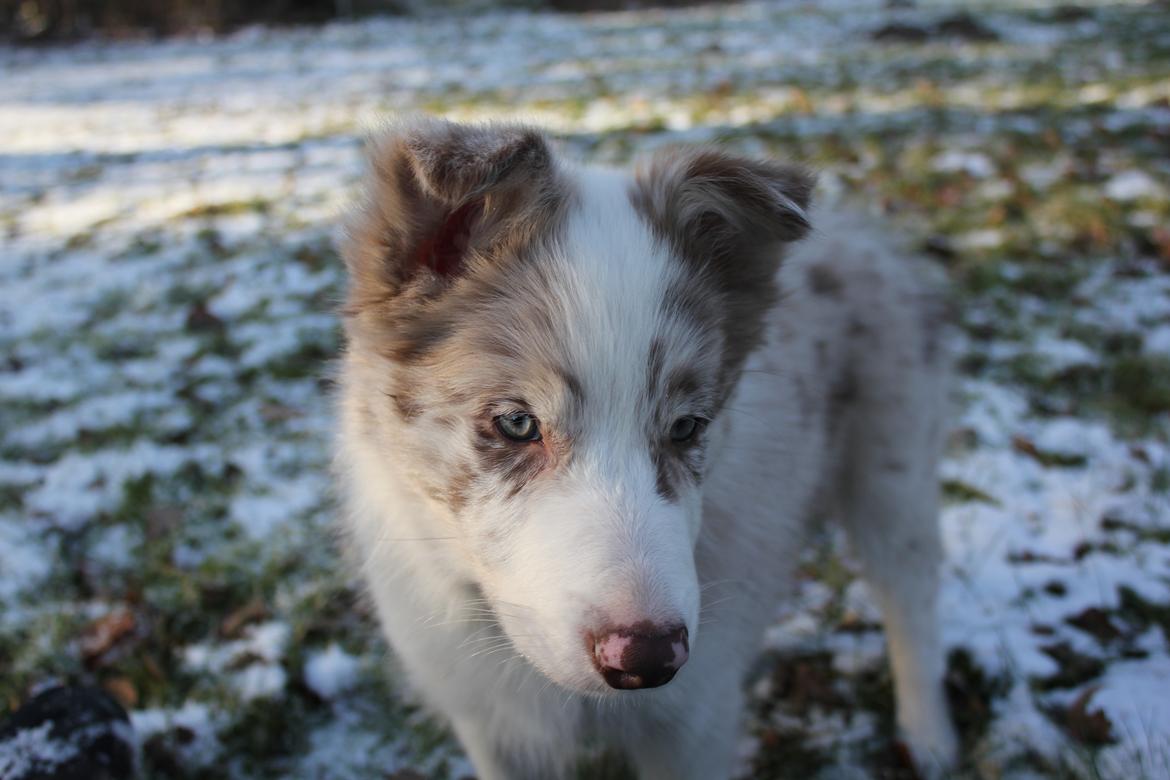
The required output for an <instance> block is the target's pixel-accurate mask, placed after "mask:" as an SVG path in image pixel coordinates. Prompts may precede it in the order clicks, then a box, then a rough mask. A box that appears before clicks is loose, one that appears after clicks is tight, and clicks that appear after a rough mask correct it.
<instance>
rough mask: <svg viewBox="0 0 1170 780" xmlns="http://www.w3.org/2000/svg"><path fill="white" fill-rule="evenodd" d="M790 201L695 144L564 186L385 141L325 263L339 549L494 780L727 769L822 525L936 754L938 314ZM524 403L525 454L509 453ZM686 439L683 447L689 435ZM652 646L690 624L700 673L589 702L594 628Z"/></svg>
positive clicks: (522, 137) (475, 138) (851, 225)
mask: <svg viewBox="0 0 1170 780" xmlns="http://www.w3.org/2000/svg"><path fill="white" fill-rule="evenodd" d="M811 189H812V180H811V178H810V177H809V176H808V175H807V174H806V173H805V172H803V171H802V170H800V169H798V168H794V167H791V166H785V165H779V164H776V163H773V162H768V161H756V160H748V159H741V158H737V157H734V156H730V155H727V154H724V153H722V152H719V151H716V150H712V149H699V150H685V149H679V150H671V151H664V152H660V153H658V154H657V155H655V156H654V157H652V158H651V159H650V160H648V161H645V162H644V163H643V164H642V165H640V166H638V167H637V168H636V169H635V170H634V171H633V172H622V171H611V170H604V169H599V168H586V167H578V166H575V165H572V164H570V163H568V162H566V161H563V160H561V159H559V158H558V157H557V156H556V155H555V154H554V153H553V151H552V149H551V148H550V146H549V144H548V142H547V141H546V140H545V138H544V137H543V136H542V135H541V134H540V133H538V132H536V131H534V130H532V129H530V128H526V127H521V126H514V125H496V126H479V127H468V126H461V125H455V124H450V123H446V122H441V121H438V120H414V121H411V122H408V123H404V124H400V125H397V126H395V127H392V128H390V129H388V130H387V131H385V132H384V133H383V134H381V135H380V136H379V137H378V138H377V139H376V141H375V143H374V144H373V145H372V153H371V167H370V175H369V186H368V189H367V193H366V200H365V202H364V203H363V205H362V206H361V207H360V208H358V209H357V210H356V211H355V213H354V215H353V217H352V219H351V220H350V223H349V225H348V230H347V239H346V240H345V242H344V246H343V254H344V257H345V259H346V262H347V265H348V269H349V272H350V275H351V287H350V292H349V303H348V306H347V309H346V335H347V350H346V354H345V358H344V362H343V370H342V375H341V380H342V381H341V393H340V409H339V411H340V430H339V437H338V454H337V474H338V481H339V484H340V487H341V493H342V495H343V496H344V499H345V507H344V526H345V528H346V530H347V531H348V533H347V536H346V538H347V539H348V546H349V549H350V552H351V553H352V556H353V558H354V560H355V561H356V564H357V565H358V566H359V567H360V571H361V574H362V575H363V576H364V578H365V581H366V583H367V585H368V588H369V592H370V595H371V596H372V598H373V601H374V603H375V604H376V606H377V612H378V616H379V618H380V620H381V624H382V628H383V630H384V631H385V634H386V637H387V639H388V640H389V641H390V644H391V645H392V646H393V648H394V650H395V652H396V655H397V657H398V659H399V660H400V661H401V663H402V664H403V665H404V666H405V668H406V670H407V671H408V673H409V675H410V677H411V679H412V680H413V682H414V683H415V684H416V686H417V689H418V691H419V692H420V693H421V695H422V696H423V698H424V699H425V700H426V701H427V702H428V703H429V704H430V705H431V706H432V707H434V708H435V709H436V710H438V711H439V712H440V713H442V714H443V715H444V716H445V717H446V718H447V719H448V720H449V721H450V723H451V725H452V726H453V728H454V730H455V732H456V734H457V735H458V737H459V739H460V740H461V742H462V744H463V746H464V747H465V748H466V750H467V752H468V754H469V756H470V757H471V760H472V762H473V763H474V765H475V767H476V770H477V772H478V773H479V776H480V777H481V778H484V780H497V779H501V778H506V779H507V780H518V779H521V778H555V777H561V776H565V775H566V774H568V773H570V772H571V768H572V765H573V762H574V761H575V760H576V758H577V757H578V756H579V755H580V754H581V753H583V752H585V751H589V750H594V749H606V750H612V751H616V752H619V753H621V754H624V756H625V757H626V758H627V760H628V762H629V763H630V764H631V765H632V766H633V768H634V769H635V770H636V772H637V774H638V776H639V777H643V778H671V779H672V780H676V779H678V778H695V779H696V780H698V779H700V778H701V779H702V780H711V778H719V777H727V776H728V775H729V773H730V772H731V768H732V764H733V753H734V748H735V745H736V742H737V735H738V732H739V719H740V711H741V707H742V701H743V694H742V692H741V683H742V681H743V678H744V675H745V674H746V671H747V668H748V665H749V663H750V662H751V661H752V660H753V658H754V656H755V654H756V652H757V649H758V642H759V639H760V634H761V632H762V629H763V627H764V626H765V625H766V623H767V622H768V620H769V618H770V616H771V615H772V614H774V609H775V605H776V604H777V602H778V601H779V600H780V599H781V598H783V597H784V596H785V593H786V587H787V585H788V583H789V581H790V575H791V573H792V569H793V566H794V564H795V562H796V559H797V557H798V556H799V553H800V551H801V547H802V544H803V539H804V534H805V533H806V532H807V530H808V529H809V527H810V524H811V523H813V522H817V521H819V520H820V518H823V517H826V516H829V515H832V516H835V517H837V518H839V520H840V522H842V523H843V524H844V527H845V528H846V529H847V531H848V534H849V538H850V540H851V544H852V547H853V551H854V553H855V555H856V556H857V558H858V559H859V560H860V561H861V564H862V567H863V573H864V575H865V577H866V580H867V582H868V583H869V585H870V587H871V589H872V592H873V593H874V594H875V596H876V599H877V601H878V604H879V606H880V608H881V610H882V613H883V616H884V620H885V625H886V632H887V636H888V638H889V646H890V657H891V660H892V664H893V670H894V676H895V680H896V692H897V697H898V722H899V724H900V726H901V728H902V730H903V732H904V734H905V737H906V739H907V741H908V742H909V744H910V746H911V748H912V750H913V751H914V753H915V755H916V756H917V757H918V759H919V761H920V762H921V763H922V764H923V765H936V766H937V765H945V764H946V763H947V762H949V761H950V760H951V759H952V758H953V756H954V753H955V748H956V744H955V738H954V735H953V732H952V729H951V726H950V725H949V720H948V715H947V710H946V707H945V704H944V699H943V692H942V683H941V680H942V675H943V667H942V655H941V649H940V646H939V643H938V638H937V627H936V617H935V609H936V607H935V603H936V596H935V593H936V589H937V578H938V571H937V570H938V566H939V562H940V542H939V538H938V531H937V525H936V514H937V500H938V488H937V478H936V473H935V467H936V460H937V457H938V454H939V447H940V441H941V437H942V431H943V406H944V403H943V401H944V383H945V378H946V373H947V372H946V370H945V360H944V357H943V354H942V351H941V350H940V348H939V344H938V339H939V332H940V328H941V322H940V316H939V314H940V307H939V301H938V299H937V297H936V295H935V294H934V293H933V292H932V290H931V288H930V286H929V285H925V284H924V283H923V282H922V280H921V273H920V269H917V268H916V267H915V266H914V265H913V264H912V263H910V262H909V261H907V260H905V259H904V258H903V257H902V256H901V253H899V252H898V251H897V250H896V249H894V248H892V247H891V246H890V244H889V243H888V242H886V241H885V240H884V239H882V237H881V234H880V233H879V232H877V231H874V230H873V229H872V227H871V226H870V225H868V224H865V223H864V222H863V221H860V220H857V219H856V218H853V217H849V216H842V215H838V214H832V213H813V212H810V205H809V198H810V193H811ZM810 226H811V232H810ZM806 234H807V235H806ZM514 414H530V415H532V416H534V417H535V418H537V419H538V420H539V426H540V432H541V438H540V439H539V440H538V441H531V442H523V443H520V442H514V441H510V440H508V439H507V438H505V437H504V436H502V435H501V433H500V430H499V427H498V419H499V418H500V417H501V416H508V415H514ZM681 418H694V419H696V420H697V431H696V433H695V435H694V436H693V437H691V438H689V439H687V440H685V441H676V440H675V439H674V438H672V436H671V434H670V432H671V430H672V425H673V424H674V423H675V421H677V420H679V419H681ZM640 627H646V628H645V629H643V628H640ZM683 628H685V631H682V629H683ZM643 630H645V631H646V632H649V633H653V632H654V631H660V632H666V631H672V632H674V633H673V634H672V636H674V637H675V640H676V643H675V645H674V647H675V649H676V651H677V649H678V646H679V645H678V642H677V640H678V638H679V637H680V636H687V635H689V648H690V657H689V660H687V662H686V663H685V665H683V666H682V668H681V670H679V671H678V673H677V675H676V676H675V677H674V679H673V680H672V681H671V682H669V683H668V684H665V685H663V686H661V687H656V688H652V689H643V690H615V689H613V688H611V687H609V685H607V683H606V679H605V678H604V677H603V675H602V674H601V673H600V668H599V666H598V664H599V663H601V662H605V663H608V661H606V659H607V658H608V657H609V656H608V655H604V654H601V653H600V650H599V649H598V648H601V647H602V645H601V644H600V640H598V639H597V637H600V636H603V635H606V636H610V637H611V640H613V641H611V642H610V644H609V645H606V647H607V648H614V647H616V648H617V649H618V650H619V651H620V650H622V649H623V648H624V647H625V644H627V642H626V640H627V639H628V637H629V636H631V635H632V634H631V632H636V631H643ZM605 632H617V633H611V634H606V633H605ZM614 637H616V638H617V639H614ZM607 652H608V650H607ZM599 658H600V659H602V660H601V661H599ZM615 663H616V662H615Z"/></svg>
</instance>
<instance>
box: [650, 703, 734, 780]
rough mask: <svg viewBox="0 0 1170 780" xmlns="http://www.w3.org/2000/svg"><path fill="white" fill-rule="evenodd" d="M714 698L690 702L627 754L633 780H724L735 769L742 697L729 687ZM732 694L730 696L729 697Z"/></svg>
mask: <svg viewBox="0 0 1170 780" xmlns="http://www.w3.org/2000/svg"><path fill="white" fill-rule="evenodd" d="M726 690H727V691H728V693H727V694H726V695H723V696H719V697H718V698H710V699H707V700H704V701H696V702H695V703H694V704H693V705H692V706H691V707H690V708H689V710H688V712H686V713H683V714H680V715H679V716H678V717H677V719H675V720H674V722H673V723H671V724H669V725H665V726H663V725H659V726H657V727H656V728H654V729H653V731H651V732H650V733H649V734H648V735H647V736H645V737H644V738H643V739H642V740H641V741H640V742H639V743H638V744H636V745H630V746H629V748H628V755H629V758H630V761H631V763H632V764H633V765H634V768H635V770H636V771H637V775H638V780H727V778H730V777H731V772H732V770H733V768H734V765H735V754H736V744H737V740H738V738H739V726H740V722H739V720H740V715H741V706H742V694H740V693H739V691H738V688H737V687H736V686H735V685H734V683H733V684H732V685H731V686H729V687H728V688H727V689H726ZM732 691H734V693H732Z"/></svg>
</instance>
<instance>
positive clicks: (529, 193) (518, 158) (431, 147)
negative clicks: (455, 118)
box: [341, 118, 556, 311]
mask: <svg viewBox="0 0 1170 780" xmlns="http://www.w3.org/2000/svg"><path fill="white" fill-rule="evenodd" d="M369 161H370V171H369V174H368V181H367V189H366V199H365V203H364V204H363V205H362V206H361V207H360V208H359V209H358V210H357V211H356V212H355V213H354V215H353V216H352V217H351V219H350V220H349V222H348V224H347V226H346V231H345V238H344V240H343V242H342V246H341V252H342V256H343V257H344V258H345V262H346V266H347V267H348V269H349V273H350V276H351V288H350V290H351V291H350V307H349V308H350V309H351V311H352V310H354V309H355V308H356V309H362V308H365V307H366V305H367V304H374V303H378V302H385V301H388V300H390V299H392V298H395V297H397V296H399V295H401V294H402V293H404V292H407V291H410V292H411V293H412V294H414V295H418V296H422V297H430V296H433V295H435V294H437V293H439V292H441V291H442V290H443V289H445V288H446V287H447V286H449V284H450V283H451V282H452V281H453V280H454V279H456V278H458V277H459V276H461V275H462V274H464V273H466V272H467V271H468V270H469V269H470V267H471V266H472V265H474V263H476V262H483V261H484V258H485V257H487V256H490V255H491V254H492V253H493V251H494V250H498V249H499V248H500V245H501V244H502V243H505V242H512V243H515V242H523V241H525V240H527V239H530V238H531V234H532V232H533V230H534V229H535V226H536V225H538V224H541V223H542V222H543V220H540V219H537V218H535V217H537V216H539V215H538V214H534V213H533V209H537V210H540V211H543V212H548V211H550V210H552V209H554V208H555V206H556V204H555V202H554V201H555V198H553V197H551V193H553V192H554V191H555V188H554V187H553V186H552V180H553V177H554V175H555V171H554V163H553V159H552V154H551V152H550V150H549V148H548V144H547V142H546V140H545V138H544V136H543V135H541V134H540V133H539V132H537V131H536V130H533V129H531V128H528V127H524V126H521V125H511V124H508V125H478V126H477V125H460V124H455V123H453V122H447V121H444V120H440V119H430V118H422V119H413V120H410V121H407V122H404V123H400V124H397V125H394V126H392V127H390V128H389V129H387V130H385V131H383V132H382V133H381V134H379V135H378V136H376V137H375V138H373V139H372V141H371V144H370V150H369Z"/></svg>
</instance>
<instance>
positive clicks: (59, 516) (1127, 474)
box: [0, 0, 1170, 779]
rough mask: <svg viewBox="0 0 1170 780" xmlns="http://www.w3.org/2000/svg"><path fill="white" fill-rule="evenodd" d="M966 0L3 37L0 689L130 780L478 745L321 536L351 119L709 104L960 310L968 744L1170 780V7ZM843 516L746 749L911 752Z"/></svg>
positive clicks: (948, 475) (768, 771) (368, 770)
mask: <svg viewBox="0 0 1170 780" xmlns="http://www.w3.org/2000/svg"><path fill="white" fill-rule="evenodd" d="M967 5H968V6H969V7H973V8H975V16H974V19H971V18H967V19H964V18H956V17H954V16H953V14H954V7H955V4H953V3H949V4H941V3H926V2H922V3H919V4H918V7H917V8H916V9H905V8H902V9H898V10H892V11H891V10H885V9H883V8H882V7H881V6H880V5H879V4H875V3H867V2H845V1H835V2H831V3H811V2H807V3H795V2H786V3H778V4H758V3H757V4H748V5H743V6H736V7H730V8H719V9H705V8H696V9H690V10H683V11H671V12H645V13H636V14H611V15H594V16H585V17H570V16H554V15H541V14H507V13H494V14H484V15H480V16H478V17H476V18H462V19H419V20H409V19H384V20H373V21H365V22H361V23H353V24H335V25H331V26H328V27H325V28H321V29H304V30H265V29H250V30H246V31H243V32H241V33H239V34H236V35H233V36H230V37H227V38H223V39H217V40H202V39H183V40H175V41H170V42H165V43H120V44H110V45H103V44H84V45H79V46H72V47H68V48H60V49H25V50H12V49H0V231H2V233H3V236H4V237H3V244H2V246H3V249H2V254H0V708H4V707H13V706H15V705H16V704H17V703H18V702H19V701H20V700H21V698H22V697H23V696H24V695H26V694H27V692H28V691H30V690H32V689H34V688H35V687H36V686H39V685H43V684H45V683H48V682H51V681H53V680H79V681H88V682H95V683H99V684H102V685H104V686H105V687H106V688H107V689H108V690H110V691H111V692H113V693H114V694H115V695H116V696H117V697H118V698H119V699H121V700H122V701H123V702H124V703H125V704H126V705H127V707H129V708H130V709H131V711H132V713H133V720H134V724H135V726H136V728H137V731H138V734H139V737H140V739H141V742H142V749H143V761H144V766H145V768H146V770H147V774H148V776H152V777H168V778H170V777H225V776H232V777H257V778H259V777H277V776H289V777H304V778H348V777H354V778H357V777H363V778H364V777H396V778H400V779H401V778H407V777H418V776H420V775H421V776H423V777H437V778H440V777H452V778H456V777H460V776H463V775H466V774H468V773H469V771H470V770H469V768H468V767H467V765H466V764H465V762H464V761H463V760H462V758H461V756H460V754H459V751H458V749H457V747H455V746H453V745H452V743H451V742H450V740H449V738H448V737H447V736H446V735H445V733H444V732H443V730H442V728H441V727H440V726H438V725H436V724H435V723H433V722H432V721H430V720H428V719H427V718H426V717H425V715H424V714H422V713H420V712H418V711H417V710H416V709H414V708H413V707H412V706H411V705H410V703H409V698H408V697H407V696H405V695H404V694H405V693H406V691H405V686H404V684H403V683H402V681H401V680H399V679H397V678H396V677H395V676H394V675H393V674H392V673H388V672H387V671H386V664H385V660H386V651H385V648H384V646H383V645H382V643H381V642H380V640H379V639H378V637H377V636H376V633H375V631H374V630H373V628H372V622H371V619H370V616H369V615H368V613H367V610H366V608H365V607H364V605H363V604H362V603H361V602H360V601H359V600H357V599H356V598H355V591H354V588H353V583H352V582H351V581H350V580H349V579H348V578H347V577H346V575H345V573H344V572H343V570H342V569H341V568H340V567H339V565H338V560H337V556H336V555H335V553H334V551H333V548H332V546H331V545H330V543H329V541H328V536H327V534H328V531H327V529H328V527H329V524H330V517H331V508H330V498H329V494H328V489H327V478H326V470H327V461H328V446H327V440H328V432H329V428H330V423H329V401H328V396H329V391H330V379H329V368H328V361H329V359H330V358H331V357H332V356H333V355H335V354H336V350H337V345H338V332H337V323H336V319H335V317H334V316H333V309H334V306H335V304H336V302H337V301H338V299H339V295H340V291H341V287H342V278H341V273H340V268H339V264H338V261H337V258H336V257H335V255H334V252H333V250H332V248H331V236H332V233H333V230H334V224H335V221H336V220H335V217H336V214H337V213H338V211H339V209H340V208H341V207H342V205H343V204H344V203H345V202H346V201H347V199H348V198H349V197H350V196H351V194H352V193H353V186H354V182H355V180H356V178H357V176H358V175H359V173H360V171H361V157H360V148H361V138H362V135H363V131H364V129H365V128H367V127H369V126H370V125H371V124H372V123H374V122H376V121H377V118H378V117H380V116H383V115H385V114H388V113H394V112H398V111H404V110H409V109H421V110H427V111H433V112H438V113H442V114H446V115H449V116H452V117H459V118H479V117H499V116H516V115H519V116H524V117H528V118H532V119H535V120H537V121H540V122H543V123H546V124H548V125H550V126H551V127H552V128H553V129H554V130H555V131H556V132H557V133H558V134H559V135H560V137H561V138H562V140H563V142H564V144H565V145H566V147H567V148H568V149H569V150H570V151H571V152H572V153H574V154H577V155H579V156H581V157H587V158H592V159H600V160H604V161H612V162H621V161H624V160H626V159H628V158H629V157H630V156H631V155H633V154H635V153H636V152H638V151H639V150H642V149H646V148H649V147H652V146H655V145H658V144H661V143H665V142H672V141H678V140H708V139H718V140H721V141H722V142H724V143H726V144H728V145H730V146H732V147H736V148H739V149H741V150H743V151H747V152H751V153H774V154H778V155H783V156H788V157H797V158H800V159H803V160H806V161H808V162H810V163H812V164H815V165H816V166H817V167H819V168H820V170H821V171H822V187H821V197H822V198H823V199H834V198H841V197H851V198H854V199H858V200H860V201H861V202H863V203H866V204H868V205H869V206H870V207H872V208H873V209H875V210H881V211H884V212H885V213H887V214H888V215H890V217H891V219H892V220H893V224H894V225H895V226H896V228H897V230H898V231H899V232H901V233H903V234H905V235H906V236H907V237H908V240H910V241H911V242H912V243H914V244H915V245H917V246H920V247H922V248H923V250H924V251H927V252H929V253H931V254H932V255H934V256H935V257H936V258H937V259H938V260H939V262H940V263H942V264H944V265H945V266H946V267H947V269H948V270H949V272H950V273H951V275H952V278H953V279H954V286H955V291H956V302H957V307H956V308H957V310H958V311H959V318H960V320H961V325H962V328H961V331H962V333H961V336H960V337H959V338H958V343H957V345H956V347H957V360H958V363H959V366H960V379H959V381H958V383H957V388H956V417H955V429H954V434H953V436H952V440H951V446H950V451H949V455H948V457H947V460H946V463H945V465H944V473H943V475H942V478H943V480H944V483H943V484H944V488H945V492H946V495H947V506H946V509H945V512H944V515H943V526H944V529H945V537H946V545H947V550H948V563H947V567H946V591H945V598H944V604H943V613H944V622H945V629H946V636H947V641H948V644H949V646H950V647H951V648H952V650H953V652H952V656H951V663H950V669H951V673H950V679H949V684H950V688H951V693H952V700H953V705H954V711H955V716H956V718H957V720H958V721H959V724H960V727H961V730H962V733H963V737H964V742H965V744H966V746H967V749H968V754H969V760H968V765H967V766H966V767H965V769H964V770H963V772H964V774H965V775H970V776H986V777H1001V776H1004V777H1036V776H1077V775H1084V776H1094V777H1103V778H1137V777H1149V778H1155V777H1167V776H1170V651H1168V644H1167V642H1168V639H1167V637H1168V632H1170V447H1168V444H1167V432H1168V425H1167V422H1168V418H1167V412H1168V411H1170V10H1167V7H1166V5H1165V3H1162V4H1161V5H1159V4H1158V3H1149V4H1143V3H1124V2H1122V3H1118V2H1110V3H1097V2H1090V3H1082V4H1080V5H1078V6H1072V5H1068V4H1062V5H1057V4H1055V3H1049V2H1044V1H1043V0H1040V1H1037V2H1031V1H1027V2H1006V1H1003V2H986V3H971V4H967ZM835 550H836V546H835V540H834V538H833V534H831V533H828V534H826V535H825V538H824V539H823V540H819V541H818V542H817V543H816V544H815V545H813V546H812V548H811V549H810V550H809V552H808V565H807V566H806V567H804V568H803V569H802V581H801V587H800V591H799V599H798V600H797V603H796V604H795V605H790V606H789V607H788V608H785V609H782V608H780V607H779V606H778V607H777V610H776V614H775V627H774V628H773V629H772V630H771V631H770V632H769V635H768V637H767V643H766V644H767V647H766V648H765V651H764V654H763V655H762V657H761V662H760V664H759V668H758V673H757V675H756V676H755V677H754V679H753V680H751V681H749V683H748V684H749V686H750V690H751V692H752V708H751V713H750V718H749V721H748V722H747V723H745V726H744V736H743V774H744V776H745V777H748V776H750V777H760V778H770V777H812V776H821V777H854V776H857V777H861V776H882V777H909V776H910V775H909V774H908V773H907V771H906V769H905V765H904V763H903V761H902V759H901V757H900V753H899V751H898V749H897V747H896V745H895V743H894V740H893V736H892V726H891V698H890V687H889V679H888V676H887V674H886V672H885V671H884V667H883V666H882V653H883V642H882V638H881V634H880V632H879V631H878V630H877V627H876V623H875V614H874V611H873V607H872V605H871V603H870V601H869V599H868V598H867V596H866V593H865V591H864V588H862V587H861V586H860V584H859V583H857V582H856V581H855V580H854V576H853V569H852V567H851V564H850V562H849V561H848V560H846V559H844V558H842V557H841V556H840V555H839V554H838V553H837V552H836V551H835ZM582 776H583V777H584V776H588V775H587V774H583V775H582ZM593 776H598V775H597V772H596V771H595V772H594V775H593Z"/></svg>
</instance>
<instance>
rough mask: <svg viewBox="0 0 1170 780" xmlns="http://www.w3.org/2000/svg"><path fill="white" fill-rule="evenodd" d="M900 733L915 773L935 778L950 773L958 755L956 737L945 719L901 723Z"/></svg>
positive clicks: (931, 778) (930, 779) (931, 779)
mask: <svg viewBox="0 0 1170 780" xmlns="http://www.w3.org/2000/svg"><path fill="white" fill-rule="evenodd" d="M902 734H903V741H904V742H905V744H906V747H907V748H908V749H909V751H910V756H911V758H912V759H913V760H914V767H915V768H916V769H917V770H918V773H919V775H921V776H922V777H924V778H928V779H929V780H935V779H936V778H944V777H948V776H949V775H950V774H951V771H952V770H953V769H954V768H955V765H956V763H957V762H958V759H959V739H958V737H957V736H956V735H955V730H954V728H953V727H952V726H951V724H950V723H949V722H948V721H947V720H945V719H940V720H937V721H934V722H930V723H918V724H915V726H914V728H913V729H910V728H905V727H903V729H902Z"/></svg>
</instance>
